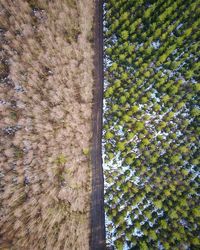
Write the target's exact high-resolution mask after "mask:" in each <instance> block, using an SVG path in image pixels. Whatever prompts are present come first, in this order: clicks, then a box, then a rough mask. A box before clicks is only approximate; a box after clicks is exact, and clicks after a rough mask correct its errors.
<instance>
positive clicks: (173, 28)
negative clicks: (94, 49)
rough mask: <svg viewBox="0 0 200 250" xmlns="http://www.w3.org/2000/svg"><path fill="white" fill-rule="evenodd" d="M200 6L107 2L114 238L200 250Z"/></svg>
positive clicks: (133, 244)
mask: <svg viewBox="0 0 200 250" xmlns="http://www.w3.org/2000/svg"><path fill="white" fill-rule="evenodd" d="M199 4H200V2H199V1H198V0H195V1H193V0H187V1H182V0H176V1H172V0H167V1H163V0H158V1H153V0H137V1H134V0H118V1H115V0H105V1H104V6H103V8H104V115H103V117H104V120H103V124H104V125H103V126H104V127H103V161H104V162H103V168H104V178H105V213H106V234H107V237H106V240H107V244H108V245H110V246H114V249H119V250H124V249H141V250H151V249H152V250H155V249H166V250H168V249H170V250H171V249H173V250H176V249H177V250H179V249H187V250H189V249H191V250H193V249H194V250H195V249H196V250H197V249H199V247H200V239H199V234H198V232H199V226H200V206H199V204H200V200H199V177H200V172H199V167H198V166H199V161H200V156H199V151H198V150H199V138H198V137H199V133H200V129H199V120H200V108H199V91H200V83H199V72H200V70H199V69H200V62H199V60H198V58H199V55H200V53H199V51H200V50H199V46H200V41H199V37H200V19H199V16H200V8H199Z"/></svg>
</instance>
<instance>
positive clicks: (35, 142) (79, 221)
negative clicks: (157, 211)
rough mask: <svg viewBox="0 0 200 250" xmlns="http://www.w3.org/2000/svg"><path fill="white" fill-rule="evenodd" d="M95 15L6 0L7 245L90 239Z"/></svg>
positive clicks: (3, 183) (0, 225) (1, 25)
mask: <svg viewBox="0 0 200 250" xmlns="http://www.w3.org/2000/svg"><path fill="white" fill-rule="evenodd" d="M93 17H94V1H93V0H84V1H83V0H51V1H48V0H30V1H25V0H15V1H12V0H1V1H0V43H1V51H0V59H1V64H0V78H1V85H0V133H1V134H0V143H1V146H0V154H1V155H0V197H1V199H0V249H13V250H15V249H16V250H18V249H20V250H29V249H30V250H39V249H49V250H52V249H62V250H63V249H70V250H73V249H78V250H87V249H89V238H90V202H91V201H90V200H91V198H90V197H91V163H90V148H91V138H92V103H93V86H94V80H93V56H94V52H93Z"/></svg>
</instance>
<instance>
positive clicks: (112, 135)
mask: <svg viewBox="0 0 200 250" xmlns="http://www.w3.org/2000/svg"><path fill="white" fill-rule="evenodd" d="M113 137H114V134H113V133H111V132H110V131H107V132H106V134H105V139H106V140H109V139H112V138H113Z"/></svg>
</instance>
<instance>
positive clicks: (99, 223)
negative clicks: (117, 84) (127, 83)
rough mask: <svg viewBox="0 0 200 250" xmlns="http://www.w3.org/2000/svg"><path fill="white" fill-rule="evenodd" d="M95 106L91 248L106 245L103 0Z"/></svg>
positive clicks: (97, 19) (98, 8) (97, 24)
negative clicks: (103, 130) (103, 151)
mask: <svg viewBox="0 0 200 250" xmlns="http://www.w3.org/2000/svg"><path fill="white" fill-rule="evenodd" d="M94 46H95V47H94V51H95V55H94V82H95V84H94V106H93V141H92V144H93V145H92V151H91V161H92V197H91V200H92V204H91V239H90V249H91V250H103V249H105V247H106V246H105V215H104V179H103V165H102V149H101V148H102V117H103V115H102V114H103V0H95V15H94Z"/></svg>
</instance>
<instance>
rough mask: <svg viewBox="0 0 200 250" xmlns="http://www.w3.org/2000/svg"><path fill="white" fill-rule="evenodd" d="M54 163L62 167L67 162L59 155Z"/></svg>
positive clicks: (63, 156)
mask: <svg viewBox="0 0 200 250" xmlns="http://www.w3.org/2000/svg"><path fill="white" fill-rule="evenodd" d="M55 162H56V163H57V164H58V165H64V164H65V163H66V162H67V158H66V156H65V155H63V154H60V155H58V156H57V158H56V160H55Z"/></svg>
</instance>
